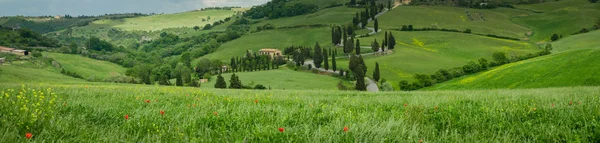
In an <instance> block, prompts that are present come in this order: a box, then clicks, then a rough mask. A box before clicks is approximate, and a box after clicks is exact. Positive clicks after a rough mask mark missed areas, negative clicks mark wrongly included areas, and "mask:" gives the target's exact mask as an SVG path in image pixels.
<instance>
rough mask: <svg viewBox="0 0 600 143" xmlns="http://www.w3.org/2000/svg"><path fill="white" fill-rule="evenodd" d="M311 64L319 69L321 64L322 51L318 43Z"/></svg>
mask: <svg viewBox="0 0 600 143" xmlns="http://www.w3.org/2000/svg"><path fill="white" fill-rule="evenodd" d="M313 62H314V64H315V67H317V68H321V63H323V50H321V46H319V42H317V44H316V45H315V55H314V56H313Z"/></svg>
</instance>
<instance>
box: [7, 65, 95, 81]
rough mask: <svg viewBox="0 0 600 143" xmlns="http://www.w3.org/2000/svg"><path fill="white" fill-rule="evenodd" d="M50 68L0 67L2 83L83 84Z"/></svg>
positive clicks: (29, 66)
mask: <svg viewBox="0 0 600 143" xmlns="http://www.w3.org/2000/svg"><path fill="white" fill-rule="evenodd" d="M82 82H85V81H84V80H81V79H77V78H72V77H69V76H66V75H63V74H60V71H57V70H54V69H50V68H38V67H35V66H33V65H32V64H30V63H23V64H12V65H2V66H0V83H82Z"/></svg>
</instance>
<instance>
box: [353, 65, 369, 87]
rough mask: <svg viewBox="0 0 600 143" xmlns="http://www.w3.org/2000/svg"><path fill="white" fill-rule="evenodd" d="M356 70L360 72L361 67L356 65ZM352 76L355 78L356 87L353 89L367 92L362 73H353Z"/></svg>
mask: <svg viewBox="0 0 600 143" xmlns="http://www.w3.org/2000/svg"><path fill="white" fill-rule="evenodd" d="M357 67H358V68H357V70H359V71H362V70H363V69H362V67H363V65H357ZM354 76H356V85H355V87H354V89H356V90H358V91H366V90H367V85H366V84H365V75H364V73H363V72H358V73H354Z"/></svg>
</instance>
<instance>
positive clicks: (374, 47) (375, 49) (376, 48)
mask: <svg viewBox="0 0 600 143" xmlns="http://www.w3.org/2000/svg"><path fill="white" fill-rule="evenodd" d="M371 50H373V52H378V51H379V43H378V42H377V39H375V41H373V43H371Z"/></svg>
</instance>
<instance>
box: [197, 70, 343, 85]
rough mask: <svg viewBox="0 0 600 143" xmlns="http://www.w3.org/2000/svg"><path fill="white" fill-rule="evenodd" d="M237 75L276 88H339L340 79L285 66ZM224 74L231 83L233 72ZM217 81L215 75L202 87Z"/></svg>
mask: <svg viewBox="0 0 600 143" xmlns="http://www.w3.org/2000/svg"><path fill="white" fill-rule="evenodd" d="M236 75H237V76H238V77H239V78H240V80H241V81H242V83H243V84H244V85H250V84H251V83H254V85H257V84H260V85H263V86H265V87H266V88H269V87H270V88H271V89H276V90H337V89H338V88H337V83H338V82H339V81H340V79H337V78H335V77H332V76H328V75H317V74H313V73H309V72H302V71H293V70H291V69H288V68H287V67H284V66H282V67H280V69H275V70H267V71H256V72H240V73H236ZM222 76H223V78H225V81H226V82H227V83H228V85H229V79H230V77H231V73H228V74H223V75H222ZM216 81H217V76H213V77H212V80H211V81H210V82H208V83H205V84H202V85H201V88H214V85H215V83H216Z"/></svg>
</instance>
